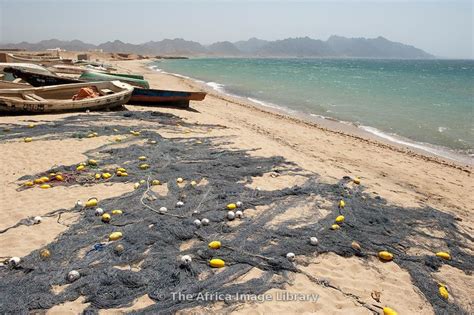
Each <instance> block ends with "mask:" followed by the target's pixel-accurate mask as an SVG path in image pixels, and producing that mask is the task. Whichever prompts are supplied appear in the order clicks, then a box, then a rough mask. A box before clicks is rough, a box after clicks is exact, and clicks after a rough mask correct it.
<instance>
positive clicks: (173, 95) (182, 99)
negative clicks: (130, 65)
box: [129, 88, 206, 108]
mask: <svg viewBox="0 0 474 315" xmlns="http://www.w3.org/2000/svg"><path fill="white" fill-rule="evenodd" d="M205 97H206V93H204V92H184V91H170V90H156V89H141V88H134V89H133V93H132V97H131V98H130V101H129V104H131V105H142V106H170V107H180V108H187V107H189V101H202V100H203V99H204V98H205Z"/></svg>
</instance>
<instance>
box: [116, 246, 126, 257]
mask: <svg viewBox="0 0 474 315" xmlns="http://www.w3.org/2000/svg"><path fill="white" fill-rule="evenodd" d="M124 250H125V247H124V246H123V245H122V244H118V245H117V246H115V248H114V252H115V253H116V254H117V255H121V254H122V253H123V251H124Z"/></svg>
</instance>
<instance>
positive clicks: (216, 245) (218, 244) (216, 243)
mask: <svg viewBox="0 0 474 315" xmlns="http://www.w3.org/2000/svg"><path fill="white" fill-rule="evenodd" d="M207 246H209V248H212V249H219V248H221V242H219V241H212V242H210V243H209V244H208V245H207Z"/></svg>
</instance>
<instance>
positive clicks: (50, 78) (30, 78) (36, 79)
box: [3, 66, 100, 87]
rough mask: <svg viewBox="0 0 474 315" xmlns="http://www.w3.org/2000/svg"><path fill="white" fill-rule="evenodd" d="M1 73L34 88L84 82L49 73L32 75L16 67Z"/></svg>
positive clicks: (6, 68) (5, 69)
mask: <svg viewBox="0 0 474 315" xmlns="http://www.w3.org/2000/svg"><path fill="white" fill-rule="evenodd" d="M3 72H5V73H11V74H12V75H13V76H14V77H15V78H20V79H22V80H23V81H26V82H28V83H29V84H31V85H32V86H35V87H39V86H50V85H59V84H71V83H83V82H84V81H82V80H77V79H72V78H66V77H60V76H58V75H56V74H54V73H52V72H49V74H43V73H34V72H31V71H26V70H22V69H19V68H17V67H16V66H14V67H5V68H4V69H3ZM98 81H100V80H98Z"/></svg>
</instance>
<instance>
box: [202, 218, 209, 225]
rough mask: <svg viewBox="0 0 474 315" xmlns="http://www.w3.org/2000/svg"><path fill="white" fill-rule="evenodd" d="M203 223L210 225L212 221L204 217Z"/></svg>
mask: <svg viewBox="0 0 474 315" xmlns="http://www.w3.org/2000/svg"><path fill="white" fill-rule="evenodd" d="M201 223H202V225H209V223H210V222H209V219H206V218H204V219H202V220H201Z"/></svg>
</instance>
